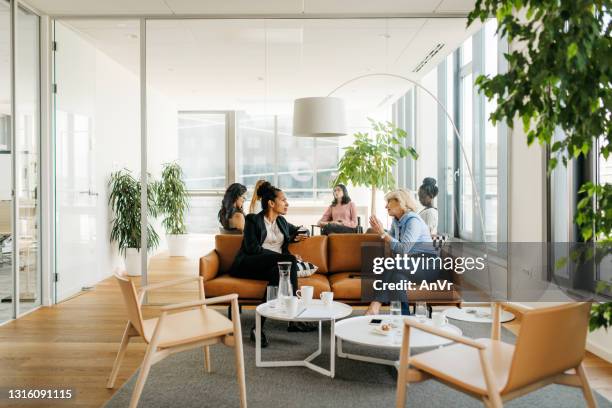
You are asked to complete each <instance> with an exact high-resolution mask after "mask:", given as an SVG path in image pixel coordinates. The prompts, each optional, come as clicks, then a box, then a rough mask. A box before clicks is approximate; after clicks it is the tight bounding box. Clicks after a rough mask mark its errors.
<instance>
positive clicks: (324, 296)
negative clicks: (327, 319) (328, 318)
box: [321, 292, 334, 306]
mask: <svg viewBox="0 0 612 408" xmlns="http://www.w3.org/2000/svg"><path fill="white" fill-rule="evenodd" d="M321 300H322V301H323V304H324V305H325V306H331V304H332V303H333V301H334V292H321Z"/></svg>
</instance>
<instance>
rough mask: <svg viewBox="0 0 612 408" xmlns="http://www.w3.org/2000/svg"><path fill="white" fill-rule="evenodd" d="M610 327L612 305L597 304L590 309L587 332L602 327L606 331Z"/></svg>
mask: <svg viewBox="0 0 612 408" xmlns="http://www.w3.org/2000/svg"><path fill="white" fill-rule="evenodd" d="M610 326H612V303H599V304H595V305H593V307H592V308H591V319H590V321H589V330H590V331H593V330H597V329H599V328H600V327H603V328H604V329H606V331H607V330H608V327H610Z"/></svg>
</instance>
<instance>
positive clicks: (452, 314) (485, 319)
mask: <svg viewBox="0 0 612 408" xmlns="http://www.w3.org/2000/svg"><path fill="white" fill-rule="evenodd" d="M444 314H445V315H446V317H448V318H449V319H453V320H459V321H462V322H471V323H489V324H490V323H493V316H492V314H491V307H481V306H476V307H474V306H469V304H464V305H462V307H461V309H460V308H458V307H455V306H453V307H451V308H449V309H446V310H445V311H444ZM514 317H515V316H514V314H513V313H511V312H509V311H507V310H502V313H501V320H500V323H506V322H509V321H511V320H513V319H514Z"/></svg>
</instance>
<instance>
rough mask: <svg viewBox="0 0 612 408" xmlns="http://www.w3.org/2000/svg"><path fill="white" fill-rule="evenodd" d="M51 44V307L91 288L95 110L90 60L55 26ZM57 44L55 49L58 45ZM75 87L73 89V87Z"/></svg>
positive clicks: (95, 195) (95, 201) (84, 50)
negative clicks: (53, 45) (53, 275)
mask: <svg viewBox="0 0 612 408" xmlns="http://www.w3.org/2000/svg"><path fill="white" fill-rule="evenodd" d="M54 40H55V42H56V44H58V47H57V48H56V51H55V52H54V58H53V61H54V67H55V69H54V73H55V78H54V83H55V84H56V86H57V88H56V93H55V94H54V98H55V200H56V201H55V207H56V218H55V219H56V226H55V231H56V237H55V238H56V257H55V259H56V273H57V275H56V284H55V299H56V301H57V302H59V301H62V300H64V299H66V298H68V297H71V296H73V295H75V294H77V293H79V292H80V291H82V290H83V288H85V287H88V286H90V285H92V284H93V283H95V279H96V275H97V265H96V242H97V236H98V235H97V233H96V210H97V207H98V192H97V189H96V186H95V168H96V167H95V158H96V155H95V143H94V134H93V109H94V104H95V83H96V77H95V69H93V70H92V69H84V68H85V67H90V68H91V67H95V64H96V54H95V51H94V50H93V48H88V47H80V46H79V45H80V43H79V41H80V39H78V38H77V36H76V34H75V33H74V32H73V31H71V30H70V29H69V28H68V27H66V26H65V25H63V24H61V23H58V22H56V23H55V26H54ZM59 44H61V45H59ZM77 84H78V86H77Z"/></svg>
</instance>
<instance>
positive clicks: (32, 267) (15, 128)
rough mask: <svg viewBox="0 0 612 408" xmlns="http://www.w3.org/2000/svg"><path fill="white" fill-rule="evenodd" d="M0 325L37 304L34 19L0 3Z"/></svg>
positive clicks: (37, 41) (37, 88)
mask: <svg viewBox="0 0 612 408" xmlns="http://www.w3.org/2000/svg"><path fill="white" fill-rule="evenodd" d="M0 37H1V38H0V323H2V322H4V321H7V320H9V319H12V318H16V317H18V316H20V315H22V314H24V313H27V312H28V311H30V310H33V309H34V308H36V307H38V306H39V305H40V304H41V268H40V244H41V242H40V193H41V189H40V184H39V183H40V168H39V166H40V134H41V133H40V58H39V56H40V18H39V17H38V16H37V15H36V14H34V13H32V12H30V11H29V10H27V9H25V8H22V7H17V6H16V5H15V4H11V2H8V1H0Z"/></svg>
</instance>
